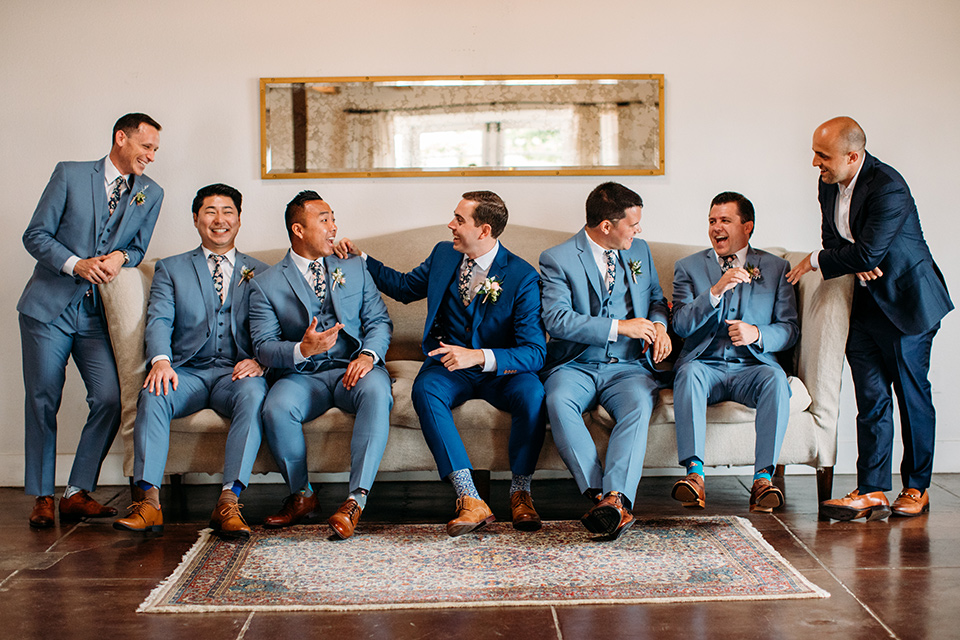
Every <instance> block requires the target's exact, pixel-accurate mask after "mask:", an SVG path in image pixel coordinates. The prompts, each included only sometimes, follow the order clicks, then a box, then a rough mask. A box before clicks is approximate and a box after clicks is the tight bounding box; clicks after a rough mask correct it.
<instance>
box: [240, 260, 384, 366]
mask: <svg viewBox="0 0 960 640" xmlns="http://www.w3.org/2000/svg"><path fill="white" fill-rule="evenodd" d="M323 262H324V266H325V268H326V271H327V282H328V286H327V295H328V296H330V302H331V304H332V306H333V311H334V314H335V315H336V317H337V320H338V321H339V322H340V323H341V324H343V329H341V330H340V333H339V335H338V340H347V341H348V342H349V346H350V354H351V355H350V359H353V358H355V357H356V356H357V355H358V354H359V353H360V350H361V349H370V350H372V351H374V352H375V353H376V354H377V355H378V356H379V357H380V360H379V362H378V366H382V363H383V358H384V357H385V356H386V354H387V349H388V348H389V346H390V336H391V334H392V332H393V322H391V320H390V316H389V314H388V313H387V305H385V304H384V303H383V299H382V298H381V297H380V292H379V291H378V290H377V287H376V286H375V285H374V283H373V279H372V278H371V277H370V274H369V273H368V272H367V269H366V267H365V266H364V264H363V260H360V259H359V258H355V259H349V258H348V259H346V260H341V259H339V258H338V257H337V256H335V255H331V256H327V257H325V258H324V259H323ZM337 269H341V270H342V272H343V284H338V285H334V283H333V279H332V278H331V277H330V276H331V275H332V274H333V273H334V272H335V271H336V270H337ZM252 282H253V290H252V291H251V292H250V334H251V336H252V338H253V345H254V349H255V351H256V354H257V360H258V361H259V362H260V364H262V365H264V366H267V367H270V368H276V369H293V370H296V371H299V372H310V371H313V370H314V369H315V368H316V366H317V363H318V362H319V360H320V359H321V358H322V357H323V354H319V355H316V356H312V357H310V358H307V360H306V361H305V362H301V363H300V364H298V365H297V364H294V360H293V350H294V348H296V346H297V343H298V342H300V340H302V339H303V332H304V331H306V330H307V327H308V326H310V322H311V320H312V319H313V318H312V316H311V314H310V309H311V308H312V305H313V304H314V301H315V300H316V294H315V293H314V292H313V289H311V288H310V285H309V284H307V280H306V278H304V277H303V274H302V273H300V270H299V269H298V268H297V265H296V264H295V263H294V261H293V258H292V257H291V254H290V252H289V251H288V252H287V255H286V257H284V259H283V260H281V261H280V262H278V263H277V264H276V265H274V266H272V267H270V268H269V269H267V270H266V272H264V273H263V274H262V275H258V276H257V277H256V278H255V279H254V280H253V281H252Z"/></svg>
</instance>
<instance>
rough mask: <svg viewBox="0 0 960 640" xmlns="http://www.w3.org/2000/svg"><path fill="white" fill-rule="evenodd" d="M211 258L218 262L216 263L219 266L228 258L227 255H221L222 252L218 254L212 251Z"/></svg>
mask: <svg viewBox="0 0 960 640" xmlns="http://www.w3.org/2000/svg"><path fill="white" fill-rule="evenodd" d="M210 259H211V260H213V261H214V263H216V265H217V266H218V267H219V266H220V263H222V262H223V261H224V260H226V259H227V256H221V255H220V254H217V253H211V254H210Z"/></svg>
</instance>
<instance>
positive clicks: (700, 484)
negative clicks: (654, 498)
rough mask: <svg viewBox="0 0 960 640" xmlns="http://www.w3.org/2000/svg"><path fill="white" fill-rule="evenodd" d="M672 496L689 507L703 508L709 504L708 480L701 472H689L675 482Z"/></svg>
mask: <svg viewBox="0 0 960 640" xmlns="http://www.w3.org/2000/svg"><path fill="white" fill-rule="evenodd" d="M670 497H672V498H673V499H674V500H679V501H680V502H681V503H682V504H683V506H685V507H687V508H688V509H703V508H704V506H706V504H707V486H706V480H704V477H703V476H702V475H700V474H699V473H688V474H687V477H686V478H683V479H681V480H677V481H676V482H675V483H674V485H673V491H671V492H670Z"/></svg>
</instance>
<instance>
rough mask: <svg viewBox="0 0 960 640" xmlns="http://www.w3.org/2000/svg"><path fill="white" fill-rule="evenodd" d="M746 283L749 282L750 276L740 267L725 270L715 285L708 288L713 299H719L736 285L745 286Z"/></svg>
mask: <svg viewBox="0 0 960 640" xmlns="http://www.w3.org/2000/svg"><path fill="white" fill-rule="evenodd" d="M748 282H750V274H749V273H747V270H746V269H743V268H741V267H736V268H734V269H727V271H726V273H724V274H723V275H722V276H720V279H719V280H718V281H717V284H715V285H713V286H712V287H710V293H712V294H713V295H714V297H717V298H720V297H721V296H723V294H725V293H726V292H727V291H730V290H731V289H733V288H734V287H736V286H737V285H738V284H746V283H748Z"/></svg>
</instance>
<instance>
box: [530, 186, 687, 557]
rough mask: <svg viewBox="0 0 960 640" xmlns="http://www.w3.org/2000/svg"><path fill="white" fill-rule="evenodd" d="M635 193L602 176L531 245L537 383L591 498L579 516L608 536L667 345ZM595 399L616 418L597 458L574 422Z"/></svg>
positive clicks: (662, 305)
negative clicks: (574, 209)
mask: <svg viewBox="0 0 960 640" xmlns="http://www.w3.org/2000/svg"><path fill="white" fill-rule="evenodd" d="M642 208H643V200H642V199H641V198H640V196H639V195H638V194H636V193H634V192H633V191H631V190H630V189H628V188H627V187H625V186H623V185H621V184H617V183H615V182H606V183H604V184H601V185H600V186H598V187H597V188H596V189H594V190H593V191H592V192H591V193H590V195H589V196H588V197H587V203H586V210H587V223H586V226H585V227H584V228H583V229H581V230H580V232H579V233H577V234H576V235H575V236H573V237H572V238H570V239H569V240H567V241H566V242H564V243H563V244H561V245H558V246H556V247H553V248H552V249H547V250H546V251H544V252H543V253H542V254H541V255H540V273H541V277H542V278H543V320H544V324H545V325H546V327H547V332H548V333H549V334H550V342H548V343H547V364H546V366H545V367H544V371H543V375H544V387H545V388H546V392H547V415H548V416H549V418H550V428H551V429H552V430H553V438H554V441H555V442H556V443H557V449H558V450H559V452H560V457H562V458H563V461H564V462H565V463H566V465H567V467H568V468H569V469H570V472H571V473H572V474H573V477H574V479H575V480H576V481H577V486H578V487H579V489H580V491H581V492H582V493H583V494H584V495H585V496H586V497H588V498H589V499H591V500H592V501H593V502H594V506H593V507H592V508H591V509H590V510H589V511H587V513H586V514H584V516H583V518H581V520H580V521H581V522H582V523H583V525H584V526H585V527H586V528H587V530H588V531H590V532H591V533H596V534H599V535H600V538H601V539H607V540H616V539H617V538H619V537H620V536H621V535H623V533H624V532H625V531H626V530H627V529H628V528H629V527H630V526H631V525H632V524H633V522H634V517H633V514H632V513H631V512H630V507H631V505H632V504H633V501H634V498H635V497H636V492H637V485H638V484H639V482H640V475H641V473H642V471H643V457H644V453H645V452H646V446H647V426H648V423H649V421H650V414H651V413H652V412H653V406H654V403H655V402H656V399H657V393H658V392H659V390H660V388H661V386H662V384H663V381H664V380H663V374H659V373H657V372H656V370H655V369H654V364H655V363H658V362H661V361H662V360H663V359H664V358H665V357H667V356H668V355H669V354H670V349H671V347H670V338H669V337H668V336H667V301H666V299H665V298H664V297H663V291H662V290H661V289H660V282H659V280H658V278H657V270H656V267H654V265H653V258H652V257H651V255H650V248H649V247H648V246H647V243H646V242H644V241H643V240H637V239H635V236H636V235H637V234H639V233H640V216H641V213H642ZM597 404H600V405H602V406H603V407H604V408H605V409H606V410H607V411H608V412H609V413H610V414H611V415H612V416H613V418H614V420H616V424H615V425H614V427H613V431H612V433H611V434H610V442H609V444H608V446H607V455H606V459H605V462H604V463H603V464H601V462H600V458H599V456H598V454H597V448H596V445H595V444H594V442H593V439H592V438H591V436H590V433H589V432H588V431H587V427H586V425H585V424H584V422H583V412H584V411H587V410H589V409H592V408H593V407H595V406H597Z"/></svg>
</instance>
